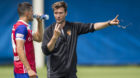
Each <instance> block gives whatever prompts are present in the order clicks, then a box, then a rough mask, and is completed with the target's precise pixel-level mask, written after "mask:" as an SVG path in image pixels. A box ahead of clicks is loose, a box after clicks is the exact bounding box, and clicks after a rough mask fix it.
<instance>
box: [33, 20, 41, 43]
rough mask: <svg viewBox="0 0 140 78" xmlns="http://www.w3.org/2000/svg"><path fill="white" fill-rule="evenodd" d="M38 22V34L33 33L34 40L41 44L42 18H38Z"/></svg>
mask: <svg viewBox="0 0 140 78" xmlns="http://www.w3.org/2000/svg"><path fill="white" fill-rule="evenodd" d="M37 21H38V27H37V32H35V33H33V40H35V41H37V42H41V41H42V37H43V23H42V19H40V18H37Z"/></svg>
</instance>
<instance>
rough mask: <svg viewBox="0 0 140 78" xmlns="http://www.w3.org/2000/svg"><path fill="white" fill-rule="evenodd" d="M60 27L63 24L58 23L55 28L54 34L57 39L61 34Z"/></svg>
mask: <svg viewBox="0 0 140 78" xmlns="http://www.w3.org/2000/svg"><path fill="white" fill-rule="evenodd" d="M60 27H61V24H58V23H56V25H55V28H54V34H53V36H54V38H55V39H57V38H58V37H59V36H60V34H61V31H60V29H61V28H60Z"/></svg>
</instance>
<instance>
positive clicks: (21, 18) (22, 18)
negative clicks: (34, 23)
mask: <svg viewBox="0 0 140 78" xmlns="http://www.w3.org/2000/svg"><path fill="white" fill-rule="evenodd" d="M19 20H23V21H25V22H26V23H29V21H28V20H27V18H26V17H20V18H19Z"/></svg>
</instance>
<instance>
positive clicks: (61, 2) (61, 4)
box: [52, 1, 67, 12]
mask: <svg viewBox="0 0 140 78" xmlns="http://www.w3.org/2000/svg"><path fill="white" fill-rule="evenodd" d="M61 7H63V8H64V10H65V12H66V11H67V4H66V3H65V2H64V1H59V2H56V3H54V4H53V5H52V9H53V11H54V9H58V8H61Z"/></svg>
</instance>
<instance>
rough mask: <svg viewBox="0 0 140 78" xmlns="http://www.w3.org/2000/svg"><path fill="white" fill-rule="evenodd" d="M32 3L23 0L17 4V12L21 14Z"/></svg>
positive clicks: (27, 9)
mask: <svg viewBox="0 0 140 78" xmlns="http://www.w3.org/2000/svg"><path fill="white" fill-rule="evenodd" d="M31 7H32V5H31V4H30V3H29V2H23V3H20V4H19V5H18V14H19V16H23V15H24V12H25V11H29V10H30V9H31Z"/></svg>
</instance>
